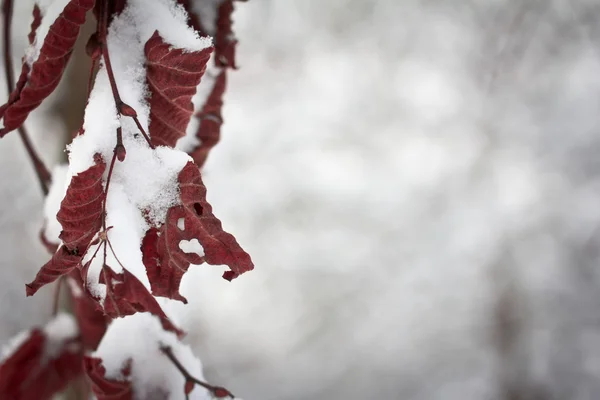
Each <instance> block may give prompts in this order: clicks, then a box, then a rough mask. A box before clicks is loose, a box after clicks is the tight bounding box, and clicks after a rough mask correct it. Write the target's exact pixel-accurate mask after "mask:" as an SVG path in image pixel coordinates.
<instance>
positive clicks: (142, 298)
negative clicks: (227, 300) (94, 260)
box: [100, 266, 183, 336]
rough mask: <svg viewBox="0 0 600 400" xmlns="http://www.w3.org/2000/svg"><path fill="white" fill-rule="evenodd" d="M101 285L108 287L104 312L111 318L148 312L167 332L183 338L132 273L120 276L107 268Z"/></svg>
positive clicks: (101, 278) (101, 276) (123, 273)
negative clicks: (158, 320) (157, 319)
mask: <svg viewBox="0 0 600 400" xmlns="http://www.w3.org/2000/svg"><path fill="white" fill-rule="evenodd" d="M100 283H103V284H105V285H106V298H105V300H104V312H105V313H106V315H108V316H109V317H111V318H118V317H124V316H126V315H133V314H135V313H136V312H146V311H147V312H150V313H152V314H154V315H156V316H157V317H158V318H159V319H160V322H161V324H162V326H163V328H164V329H165V330H168V331H171V332H174V333H175V334H177V335H178V336H183V332H182V331H181V330H179V329H178V328H177V327H176V326H175V325H173V323H172V322H171V321H170V320H169V318H168V317H167V315H166V314H165V312H164V311H163V309H162V308H161V307H160V305H159V304H158V302H157V301H156V299H155V298H154V296H152V295H151V294H150V292H148V289H146V287H145V286H144V284H143V283H142V282H140V281H139V279H138V278H136V277H135V275H133V274H132V273H131V272H129V271H127V270H126V269H123V272H122V273H120V274H119V273H116V272H114V271H113V270H112V268H110V267H107V266H105V267H104V268H103V269H102V273H101V274H100Z"/></svg>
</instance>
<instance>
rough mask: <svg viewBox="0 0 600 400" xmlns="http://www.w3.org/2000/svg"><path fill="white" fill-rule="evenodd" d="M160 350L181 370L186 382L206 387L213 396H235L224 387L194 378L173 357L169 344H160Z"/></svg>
mask: <svg viewBox="0 0 600 400" xmlns="http://www.w3.org/2000/svg"><path fill="white" fill-rule="evenodd" d="M160 351H161V352H162V353H163V354H164V355H165V356H167V358H168V359H169V360H171V362H172V363H173V365H175V367H176V368H177V369H178V370H179V372H181V374H182V375H183V377H184V378H185V380H186V382H194V383H195V384H196V385H200V386H202V387H203V388H204V389H206V390H208V391H209V392H211V393H212V395H213V396H214V397H217V398H223V397H229V398H231V399H233V398H235V396H234V395H233V394H231V392H230V391H229V390H227V389H225V388H224V387H221V386H213V385H210V384H208V383H206V382H203V381H201V380H199V379H197V378H194V377H193V376H192V375H191V374H190V373H189V372H188V370H187V369H186V368H185V367H184V366H183V364H181V361H179V360H178V359H177V357H175V354H173V349H171V348H170V347H169V346H161V348H160ZM186 395H187V394H186Z"/></svg>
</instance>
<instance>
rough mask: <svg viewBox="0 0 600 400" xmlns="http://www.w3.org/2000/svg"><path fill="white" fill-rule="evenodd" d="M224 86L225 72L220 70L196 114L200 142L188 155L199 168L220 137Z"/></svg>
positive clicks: (225, 83) (197, 133)
mask: <svg viewBox="0 0 600 400" xmlns="http://www.w3.org/2000/svg"><path fill="white" fill-rule="evenodd" d="M226 85H227V71H226V70H225V69H222V70H221V72H219V75H217V78H216V79H215V82H214V84H213V87H212V90H211V92H210V94H209V95H208V98H207V100H206V102H205V103H204V106H203V107H202V110H201V111H200V112H198V113H197V114H196V118H198V119H199V120H200V125H199V126H198V129H197V131H196V138H198V139H199V140H200V145H198V146H196V147H195V148H194V149H192V150H190V151H189V152H188V154H189V155H190V156H191V157H192V158H193V159H194V162H195V163H196V164H197V165H198V166H199V167H202V166H203V165H204V163H205V162H206V158H207V157H208V153H209V152H210V150H211V149H212V148H213V147H214V146H215V145H216V144H217V143H218V142H219V139H220V137H221V125H222V124H223V117H222V116H221V108H222V107H223V94H224V93H225V87H226Z"/></svg>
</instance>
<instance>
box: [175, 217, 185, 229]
mask: <svg viewBox="0 0 600 400" xmlns="http://www.w3.org/2000/svg"><path fill="white" fill-rule="evenodd" d="M177 228H178V229H179V230H180V231H185V219H184V218H179V219H178V220H177Z"/></svg>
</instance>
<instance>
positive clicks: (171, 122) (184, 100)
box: [144, 31, 212, 147]
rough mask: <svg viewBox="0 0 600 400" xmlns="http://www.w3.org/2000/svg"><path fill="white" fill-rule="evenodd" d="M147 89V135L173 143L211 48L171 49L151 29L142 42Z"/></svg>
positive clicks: (187, 118)
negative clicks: (148, 35) (149, 36)
mask: <svg viewBox="0 0 600 400" xmlns="http://www.w3.org/2000/svg"><path fill="white" fill-rule="evenodd" d="M144 52H145V54H146V59H147V61H146V67H147V74H146V80H147V83H148V87H149V89H150V93H151V98H150V126H149V130H150V136H151V138H152V143H153V144H154V145H156V146H158V145H164V146H169V147H175V144H176V143H177V140H178V139H179V138H180V137H182V136H184V135H185V130H186V127H187V125H188V123H189V121H190V118H191V116H192V113H193V110H194V107H193V105H192V97H193V96H194V94H195V93H196V87H197V86H198V84H199V83H200V79H201V78H202V75H203V74H204V71H205V70H206V63H207V62H208V59H209V58H210V53H211V52H212V48H210V47H208V48H205V49H202V50H200V51H193V52H191V51H185V50H183V49H174V48H172V46H171V45H170V44H168V43H166V42H165V41H164V40H163V38H162V37H161V36H160V35H159V33H158V31H156V32H154V34H153V35H152V37H151V38H150V39H149V40H148V42H146V45H145V48H144Z"/></svg>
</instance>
